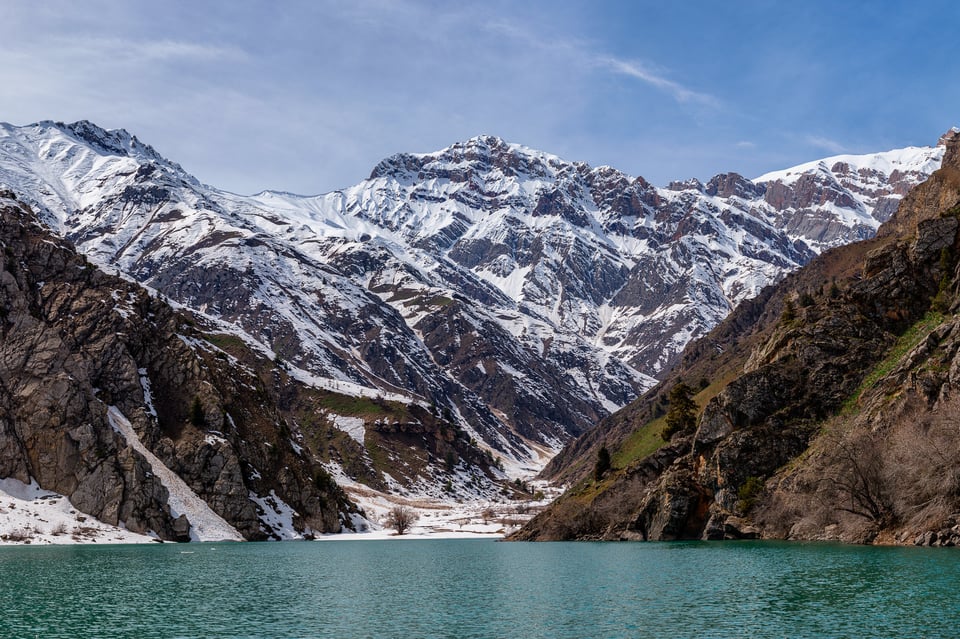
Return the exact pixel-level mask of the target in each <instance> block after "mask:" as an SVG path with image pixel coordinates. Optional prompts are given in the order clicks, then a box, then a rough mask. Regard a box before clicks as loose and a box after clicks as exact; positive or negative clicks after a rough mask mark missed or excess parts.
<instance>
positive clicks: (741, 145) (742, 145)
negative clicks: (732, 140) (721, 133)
mask: <svg viewBox="0 0 960 639" xmlns="http://www.w3.org/2000/svg"><path fill="white" fill-rule="evenodd" d="M734 146H735V147H737V148H738V149H755V148H757V145H756V143H755V142H751V141H749V140H740V141H739V142H737V143H736V144H734Z"/></svg>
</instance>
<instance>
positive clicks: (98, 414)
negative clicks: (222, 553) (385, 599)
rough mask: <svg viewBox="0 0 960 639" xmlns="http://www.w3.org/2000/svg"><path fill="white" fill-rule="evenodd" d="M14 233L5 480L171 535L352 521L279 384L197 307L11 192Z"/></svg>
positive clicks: (7, 290) (0, 434)
mask: <svg viewBox="0 0 960 639" xmlns="http://www.w3.org/2000/svg"><path fill="white" fill-rule="evenodd" d="M0 246H2V248H3V261H2V262H0V477H3V478H7V477H13V478H16V479H18V480H20V481H22V482H24V483H29V482H31V481H36V482H37V483H38V484H39V485H40V486H41V487H42V488H44V489H47V490H51V491H54V492H57V493H60V494H62V495H66V496H68V497H69V499H70V501H71V503H72V504H73V505H74V507H75V508H76V509H77V510H79V511H81V512H83V513H86V514H88V515H92V516H93V517H96V518H97V519H100V520H102V521H104V522H107V523H110V524H114V525H118V524H119V525H123V526H125V527H126V528H128V529H129V530H132V531H134V532H151V531H152V532H153V533H155V534H156V535H157V536H158V537H160V538H161V539H176V540H186V539H191V538H193V539H198V538H199V539H203V538H224V537H226V538H245V539H268V538H280V537H284V536H287V537H289V536H290V535H298V534H299V535H303V534H310V533H319V532H335V531H339V530H340V529H341V525H342V524H343V523H344V522H350V521H351V518H350V514H351V513H352V512H355V510H356V509H355V507H354V506H353V505H352V504H351V503H350V502H349V501H348V500H347V498H346V497H345V495H344V494H343V493H342V491H341V490H340V489H339V488H338V487H337V485H336V484H335V483H334V482H333V481H332V480H331V478H330V477H329V475H328V474H327V473H326V471H325V470H324V469H323V468H322V467H321V466H320V464H319V463H317V462H314V461H313V460H312V459H311V458H310V457H306V456H302V455H300V454H298V452H297V451H296V450H295V448H294V447H293V446H292V445H291V443H290V441H289V438H288V437H284V436H283V435H282V432H283V429H282V428H281V425H282V424H283V423H284V417H283V415H282V414H281V413H280V412H279V411H278V410H277V408H276V403H275V402H274V401H272V397H271V390H270V388H269V387H267V386H265V385H264V384H263V383H262V381H261V380H260V378H259V377H258V376H257V375H256V374H255V373H254V371H253V370H251V369H249V368H245V367H243V366H241V365H240V364H239V363H238V362H237V361H236V360H233V359H232V358H231V357H228V356H226V355H225V354H224V353H223V352H222V351H219V350H218V349H216V348H214V347H213V346H212V345H210V344H209V343H208V342H206V341H205V339H204V334H203V333H201V332H199V331H198V330H197V327H196V326H195V325H194V322H193V321H192V320H191V319H190V318H189V317H187V316H185V315H183V314H180V313H177V312H175V311H174V310H173V309H171V307H170V306H169V305H168V304H167V303H165V302H164V301H162V300H160V299H158V298H157V296H156V295H155V294H151V293H149V292H147V291H146V290H145V289H143V288H141V287H140V286H138V285H136V284H133V283H130V282H129V281H126V280H124V279H121V278H119V277H116V276H114V275H109V274H107V273H105V272H103V271H102V270H100V269H99V268H97V267H95V266H94V265H92V264H91V263H90V262H89V261H87V259H86V258H84V257H83V256H80V255H78V254H77V253H76V252H75V251H74V250H73V248H72V246H71V245H69V244H68V243H67V242H65V241H64V240H63V239H61V238H59V237H57V236H56V235H54V234H52V233H51V232H50V230H49V229H47V228H45V227H44V226H43V225H42V224H41V223H40V221H39V220H38V219H37V217H36V215H35V214H34V212H33V211H32V210H30V209H29V208H28V207H27V206H26V205H24V204H22V203H21V202H19V201H17V200H16V199H15V196H14V195H13V194H12V193H9V192H3V193H2V194H0ZM231 360H232V361H231ZM196 498H199V500H197V499H196ZM185 504H186V505H185ZM190 504H196V505H195V506H190ZM211 522H212V524H211ZM204 524H207V533H204V531H203V525H204ZM211 525H212V528H211ZM211 530H212V531H213V532H210V531H211Z"/></svg>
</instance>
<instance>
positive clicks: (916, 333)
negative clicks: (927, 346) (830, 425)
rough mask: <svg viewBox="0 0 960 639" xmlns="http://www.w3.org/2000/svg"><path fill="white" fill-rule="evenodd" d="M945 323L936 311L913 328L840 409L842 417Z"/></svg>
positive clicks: (929, 313) (909, 329) (927, 315)
mask: <svg viewBox="0 0 960 639" xmlns="http://www.w3.org/2000/svg"><path fill="white" fill-rule="evenodd" d="M942 322H943V314H942V313H938V312H936V311H930V312H928V313H927V314H926V315H924V316H923V318H922V319H920V320H919V321H918V322H917V323H916V324H914V325H913V326H911V327H910V328H908V329H907V330H906V332H904V334H903V335H901V336H900V338H899V339H898V340H897V343H896V344H894V345H893V347H892V348H891V349H890V352H889V353H887V356H886V357H885V358H884V359H883V361H881V362H880V363H879V364H877V365H876V366H875V367H874V369H873V370H872V371H870V373H869V374H868V375H867V376H866V377H865V378H864V379H863V381H862V382H861V383H860V386H859V387H858V388H857V390H856V391H854V393H853V395H851V396H850V398H849V399H848V400H847V401H846V402H844V403H843V406H842V407H841V409H840V414H841V415H849V414H851V413H853V412H854V411H855V410H856V407H857V404H858V403H859V402H860V397H861V396H862V395H863V393H864V392H866V391H867V390H869V389H871V388H873V387H874V386H875V385H876V383H877V382H879V381H880V380H881V379H883V378H884V377H885V376H887V375H888V374H890V372H891V371H892V370H893V369H894V368H896V367H897V365H898V364H899V363H900V360H902V359H903V358H904V356H905V355H906V354H907V353H909V352H910V351H911V350H913V348H914V347H915V346H916V345H917V344H919V343H920V342H921V340H923V339H924V338H925V337H926V336H927V335H929V334H930V332H931V331H932V330H933V329H935V328H936V327H937V326H939V325H940V324H941V323H942Z"/></svg>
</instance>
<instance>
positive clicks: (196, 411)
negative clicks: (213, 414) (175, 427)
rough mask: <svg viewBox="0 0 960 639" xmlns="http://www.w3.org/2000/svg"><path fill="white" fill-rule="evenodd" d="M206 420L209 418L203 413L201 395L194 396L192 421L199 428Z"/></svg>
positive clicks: (191, 409)
mask: <svg viewBox="0 0 960 639" xmlns="http://www.w3.org/2000/svg"><path fill="white" fill-rule="evenodd" d="M206 421H207V418H206V417H205V416H204V414H203V404H201V403H200V398H199V397H194V398H193V404H191V405H190V423H191V424H193V425H194V426H196V427H197V428H201V427H203V425H204V424H205V423H206Z"/></svg>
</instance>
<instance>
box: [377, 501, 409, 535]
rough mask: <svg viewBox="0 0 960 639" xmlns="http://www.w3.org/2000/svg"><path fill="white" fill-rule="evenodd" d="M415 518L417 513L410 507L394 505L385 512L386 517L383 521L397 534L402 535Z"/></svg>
mask: <svg viewBox="0 0 960 639" xmlns="http://www.w3.org/2000/svg"><path fill="white" fill-rule="evenodd" d="M416 519H417V515H416V513H415V512H414V511H413V509H412V508H407V507H406V506H394V507H393V508H391V509H390V512H388V513H387V517H386V519H384V522H383V523H384V524H385V525H386V526H388V527H389V528H393V529H394V530H396V531H397V534H398V535H403V534H405V533H406V532H407V530H409V529H410V526H412V525H413V522H414V521H416Z"/></svg>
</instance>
